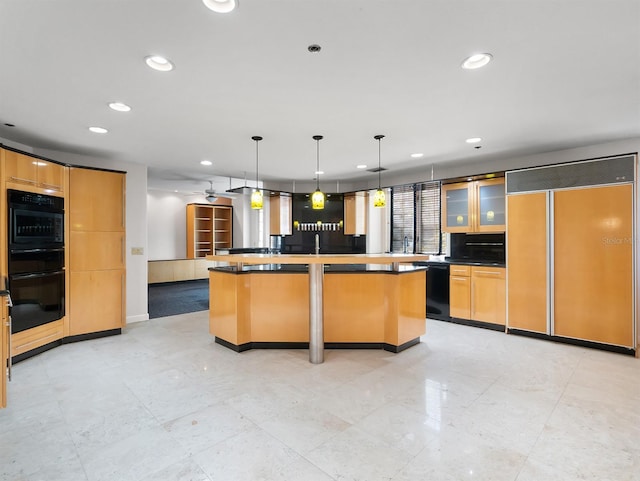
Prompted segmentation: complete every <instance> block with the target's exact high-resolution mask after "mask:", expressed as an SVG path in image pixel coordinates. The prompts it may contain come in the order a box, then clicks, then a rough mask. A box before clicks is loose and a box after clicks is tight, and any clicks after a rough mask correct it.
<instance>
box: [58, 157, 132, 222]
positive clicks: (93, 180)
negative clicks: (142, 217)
mask: <svg viewBox="0 0 640 481" xmlns="http://www.w3.org/2000/svg"><path fill="white" fill-rule="evenodd" d="M69 179H70V180H69V182H70V183H73V185H71V186H70V189H69V190H70V195H69V202H68V205H69V221H70V225H71V230H72V231H89V232H124V230H125V202H124V198H125V182H126V178H125V175H124V174H123V173H120V172H107V171H101V170H93V169H84V168H80V167H71V168H70V169H69Z"/></svg>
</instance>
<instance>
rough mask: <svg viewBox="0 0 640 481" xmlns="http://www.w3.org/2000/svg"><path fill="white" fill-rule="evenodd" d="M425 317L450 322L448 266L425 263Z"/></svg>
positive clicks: (441, 263)
mask: <svg viewBox="0 0 640 481" xmlns="http://www.w3.org/2000/svg"><path fill="white" fill-rule="evenodd" d="M427 317H428V318H431V319H440V320H442V321H450V320H451V316H449V264H447V263H444V262H427Z"/></svg>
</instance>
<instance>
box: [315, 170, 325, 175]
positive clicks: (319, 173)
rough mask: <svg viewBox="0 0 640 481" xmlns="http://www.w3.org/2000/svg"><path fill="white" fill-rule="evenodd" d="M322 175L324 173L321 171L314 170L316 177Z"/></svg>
mask: <svg viewBox="0 0 640 481" xmlns="http://www.w3.org/2000/svg"><path fill="white" fill-rule="evenodd" d="M322 174H324V171H322V170H316V175H322Z"/></svg>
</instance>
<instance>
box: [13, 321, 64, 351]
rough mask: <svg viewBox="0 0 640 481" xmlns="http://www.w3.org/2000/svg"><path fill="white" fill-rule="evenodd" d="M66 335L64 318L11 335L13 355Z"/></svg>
mask: <svg viewBox="0 0 640 481" xmlns="http://www.w3.org/2000/svg"><path fill="white" fill-rule="evenodd" d="M63 336H64V318H63V319H58V320H57V321H53V322H49V323H47V324H43V325H41V326H36V327H33V328H31V329H27V330H26V331H20V332H17V333H16V334H12V335H11V357H15V356H17V355H19V354H22V353H25V352H27V351H31V350H32V349H36V348H38V347H40V346H44V345H45V344H49V343H50V342H53V341H57V340H58V339H62V337H63Z"/></svg>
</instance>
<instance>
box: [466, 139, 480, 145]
mask: <svg viewBox="0 0 640 481" xmlns="http://www.w3.org/2000/svg"><path fill="white" fill-rule="evenodd" d="M481 140H482V137H471V138H468V139H467V140H465V142H466V143H467V144H477V143H478V142H480V141H481Z"/></svg>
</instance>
